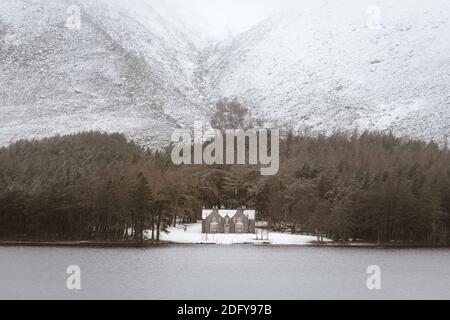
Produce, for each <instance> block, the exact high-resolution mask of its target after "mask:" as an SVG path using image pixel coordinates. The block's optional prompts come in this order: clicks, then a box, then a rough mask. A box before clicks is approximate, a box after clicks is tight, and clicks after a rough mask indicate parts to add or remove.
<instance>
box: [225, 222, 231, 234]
mask: <svg viewBox="0 0 450 320" xmlns="http://www.w3.org/2000/svg"><path fill="white" fill-rule="evenodd" d="M225 233H230V224H229V223H226V224H225Z"/></svg>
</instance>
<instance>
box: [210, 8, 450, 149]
mask: <svg viewBox="0 0 450 320" xmlns="http://www.w3.org/2000/svg"><path fill="white" fill-rule="evenodd" d="M374 5H376V6H374ZM449 12H450V2H448V1H446V0H431V1H421V0H390V1H378V2H374V1H367V0H332V1H331V0H329V1H327V0H315V1H303V2H302V3H301V5H298V4H297V5H296V6H289V7H288V8H285V9H284V10H283V11H282V12H279V13H278V14H275V15H273V16H271V17H270V18H268V19H267V20H265V21H263V22H262V23H260V24H259V25H258V26H256V27H255V28H253V29H252V30H250V31H249V32H246V33H244V34H242V35H240V36H238V37H237V38H236V39H234V40H233V41H232V42H231V43H229V44H228V45H227V46H225V48H223V49H222V50H221V52H220V53H218V55H217V56H214V57H213V58H212V59H210V60H209V61H208V62H207V63H206V66H205V69H207V70H211V72H210V74H209V78H208V79H207V82H208V83H209V84H210V93H209V96H211V97H216V96H231V97H234V96H236V97H239V98H241V99H242V100H243V101H244V102H245V103H246V104H247V105H249V106H251V107H252V115H253V116H254V117H257V118H261V119H266V120H267V121H268V122H270V123H276V124H278V125H279V126H282V127H292V128H295V129H298V130H300V131H306V132H310V133H312V132H318V131H319V132H327V133H330V132H333V131H335V130H354V129H360V130H364V129H377V130H392V131H393V132H394V133H397V134H399V135H408V136H413V137H418V138H423V139H427V140H428V139H436V140H439V141H442V140H443V139H445V138H444V136H445V135H450V63H449V62H450V15H449ZM371 15H373V16H371Z"/></svg>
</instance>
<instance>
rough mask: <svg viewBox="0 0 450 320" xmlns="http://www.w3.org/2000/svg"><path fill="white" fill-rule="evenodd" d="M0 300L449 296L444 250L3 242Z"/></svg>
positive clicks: (448, 259)
mask: <svg viewBox="0 0 450 320" xmlns="http://www.w3.org/2000/svg"><path fill="white" fill-rule="evenodd" d="M71 265H76V266H79V267H80V270H81V277H80V279H81V290H69V289H67V286H66V281H67V279H68V277H69V276H70V275H69V274H67V273H66V271H67V268H68V266H71ZM372 265H376V266H379V267H380V270H381V274H380V284H381V289H380V290H369V289H368V287H367V279H368V278H369V277H370V275H369V274H367V268H368V267H369V266H372ZM0 299H180V300H192V299H223V300H233V299H244V300H249V299H252V300H253V299H255V300H263V299H274V300H277V299H450V249H401V250H397V249H371V248H321V247H263V246H261V247H258V246H188V245H186V246H167V247H158V248H146V249H124V248H117V249H86V248H56V247H55V248H53V247H0Z"/></svg>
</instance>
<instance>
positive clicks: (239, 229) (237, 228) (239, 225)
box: [234, 222, 245, 233]
mask: <svg viewBox="0 0 450 320" xmlns="http://www.w3.org/2000/svg"><path fill="white" fill-rule="evenodd" d="M234 231H235V232H236V233H244V231H245V230H244V224H243V223H242V222H238V223H236V224H235V225H234Z"/></svg>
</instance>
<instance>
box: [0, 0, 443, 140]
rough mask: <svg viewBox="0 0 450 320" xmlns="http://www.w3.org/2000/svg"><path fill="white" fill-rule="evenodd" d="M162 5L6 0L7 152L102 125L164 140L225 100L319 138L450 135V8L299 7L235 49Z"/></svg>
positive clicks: (414, 3) (239, 39)
mask: <svg viewBox="0 0 450 320" xmlns="http://www.w3.org/2000/svg"><path fill="white" fill-rule="evenodd" d="M153 2H154V1H153ZM153 2H152V1H151V0H127V1H120V0H95V1H94V0H77V1H73V0H2V1H0V71H1V72H0V145H6V144H8V143H10V142H12V141H15V140H18V139H22V138H41V137H45V136H51V135H55V134H66V133H74V132H78V131H81V130H99V131H107V132H122V133H125V134H127V136H128V137H130V138H132V139H134V140H137V141H138V142H140V143H141V144H143V145H147V146H149V147H157V146H162V145H165V144H166V143H167V142H168V139H169V137H170V134H171V132H172V131H173V129H174V128H177V127H179V126H192V125H193V121H194V119H202V120H203V121H205V122H208V119H209V117H210V116H211V112H212V105H213V103H214V102H215V101H216V100H217V99H219V98H221V97H238V98H239V99H240V100H241V101H243V102H245V103H246V104H247V105H248V106H249V107H250V108H251V115H252V117H254V118H258V119H262V120H266V121H267V122H269V123H273V124H276V125H279V126H282V127H283V128H290V127H293V128H295V129H297V130H299V131H306V132H310V133H314V132H317V131H319V132H327V133H330V132H332V131H335V130H348V131H353V130H354V129H361V130H362V129H379V130H392V131H393V132H395V133H397V134H399V135H410V136H413V137H418V138H423V139H427V140H429V139H436V140H439V141H443V139H444V137H445V135H450V93H449V92H450V90H449V89H450V63H449V62H450V53H449V52H450V38H449V34H450V18H449V14H448V12H449V10H450V3H449V2H448V1H446V0H431V1H426V2H425V1H421V0H385V1H367V0H334V1H326V0H318V1H306V0H304V1H302V2H299V1H295V3H296V5H295V6H294V7H295V8H293V7H292V5H288V4H286V5H285V6H281V7H280V9H279V10H278V11H277V12H275V13H274V14H273V15H271V16H270V17H268V18H267V19H265V20H264V21H262V22H260V23H259V24H257V25H256V26H255V27H253V28H252V29H250V30H249V31H247V32H245V33H242V34H240V35H237V36H236V37H234V38H233V39H232V40H231V41H229V42H225V43H224V42H212V41H211V40H210V37H205V34H207V33H202V32H201V31H200V30H201V27H200V25H201V22H200V20H198V19H197V18H195V17H194V16H191V14H190V13H186V14H185V15H184V16H183V18H180V17H179V16H178V14H180V13H179V12H175V11H171V10H170V7H167V6H165V7H164V6H159V7H158V6H155V5H156V3H153ZM299 3H301V4H299ZM72 4H77V5H79V6H80V7H81V9H82V12H81V22H82V26H81V29H80V30H68V29H67V28H65V23H66V20H67V17H68V14H67V8H68V7H69V5H72ZM372 5H377V6H378V8H379V10H380V16H379V25H378V24H377V25H376V26H377V27H376V28H369V27H368V23H367V22H368V16H367V13H368V8H370V7H371V6H372ZM377 23H378V22H377ZM378 26H379V27H378ZM207 41H208V42H207Z"/></svg>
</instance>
